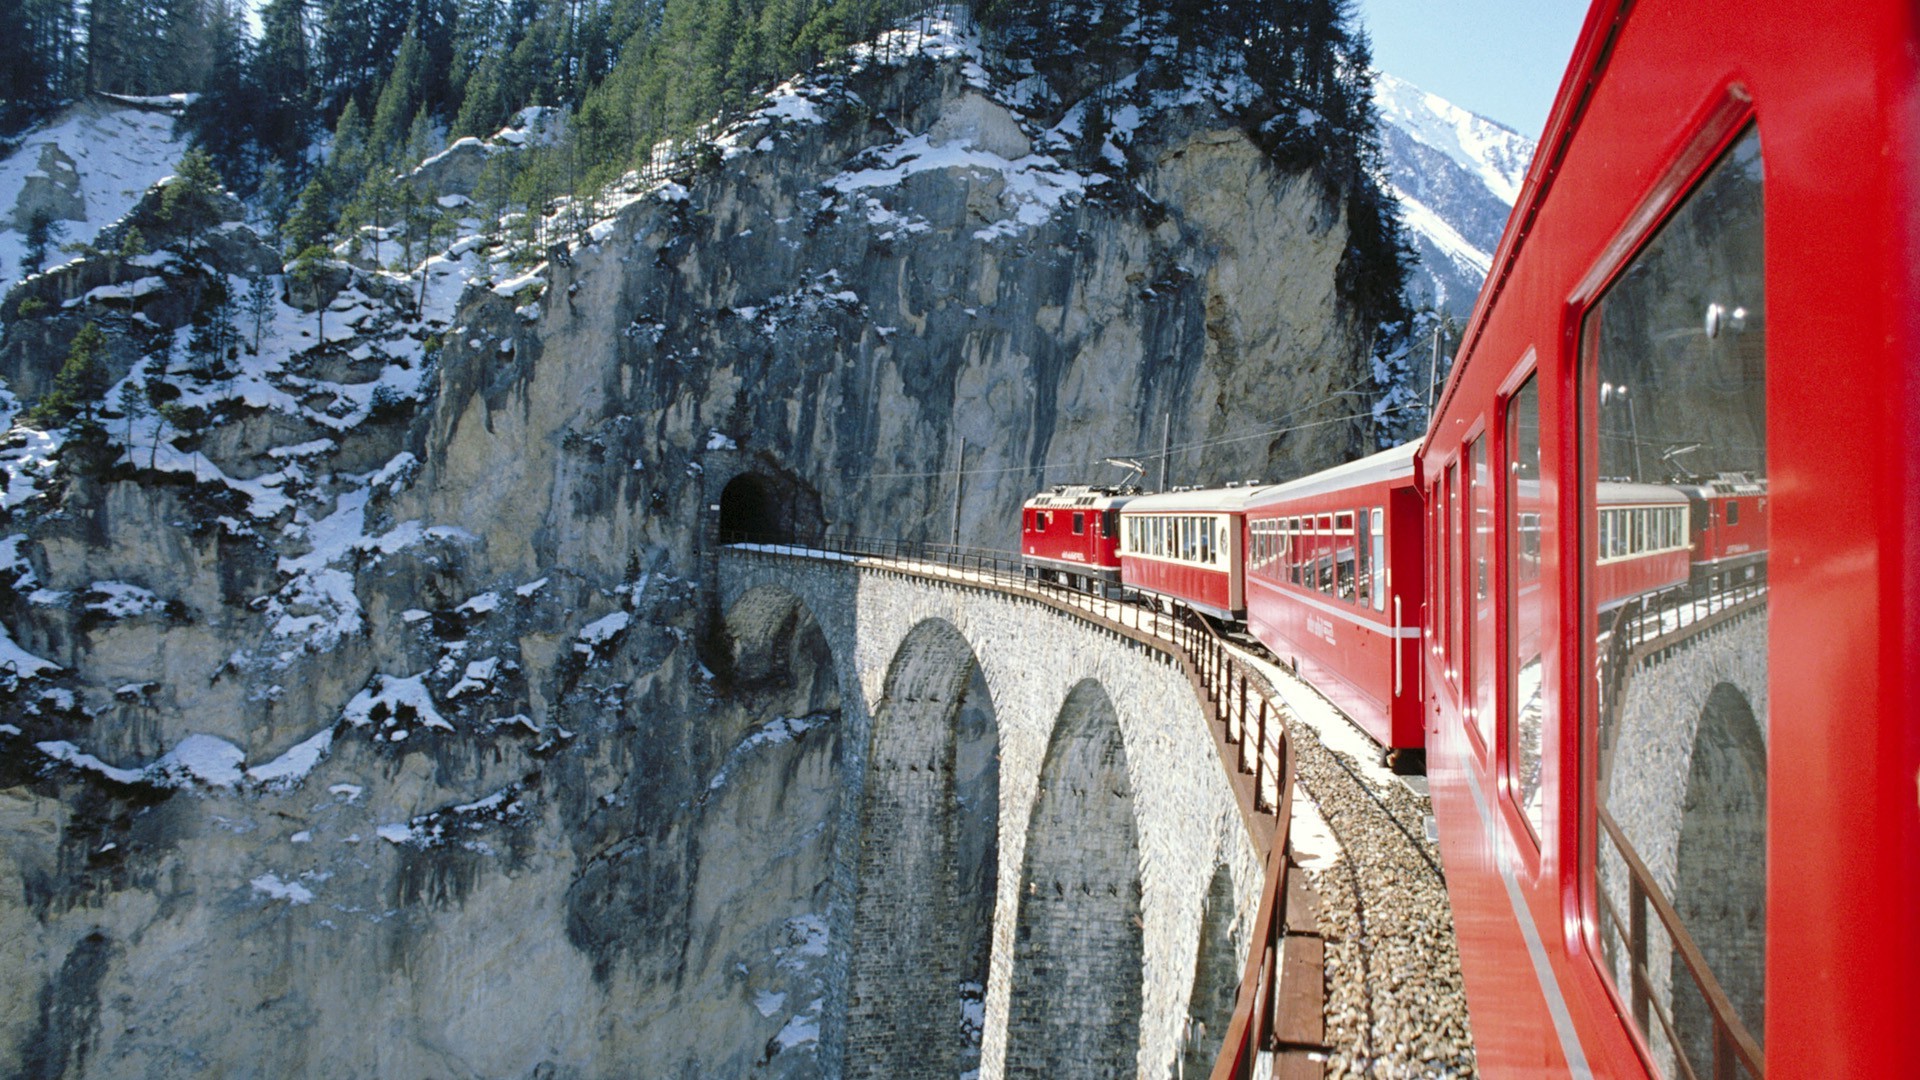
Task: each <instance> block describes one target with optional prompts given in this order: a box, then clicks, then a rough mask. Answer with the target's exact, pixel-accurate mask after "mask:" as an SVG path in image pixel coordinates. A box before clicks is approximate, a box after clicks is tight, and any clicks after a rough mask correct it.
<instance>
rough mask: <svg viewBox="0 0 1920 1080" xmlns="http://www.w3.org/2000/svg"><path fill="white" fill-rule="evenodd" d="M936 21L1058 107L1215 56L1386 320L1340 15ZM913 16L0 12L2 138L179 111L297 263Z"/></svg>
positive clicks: (43, 4) (876, 9) (1379, 250)
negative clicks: (521, 149) (493, 147)
mask: <svg viewBox="0 0 1920 1080" xmlns="http://www.w3.org/2000/svg"><path fill="white" fill-rule="evenodd" d="M941 10H942V11H943V12H945V13H946V14H948V15H950V16H952V17H955V18H957V19H959V20H960V21H963V22H966V23H970V24H973V25H975V26H976V27H977V28H978V30H979V32H980V34H981V37H982V39H983V41H984V42H985V43H986V44H987V45H988V46H989V48H990V49H992V50H993V51H995V52H996V53H998V54H999V55H1000V56H1002V57H1004V58H1005V59H1006V61H1007V62H1008V63H1010V64H1013V65H1015V66H1016V67H1017V68H1018V69H1019V70H1021V71H1030V72H1032V73H1035V74H1038V75H1041V76H1043V77H1045V78H1046V79H1047V80H1048V81H1049V83H1050V84H1051V85H1052V86H1053V87H1054V89H1055V91H1056V92H1057V93H1058V95H1059V98H1060V99H1062V100H1065V101H1069V102H1070V101H1074V100H1077V99H1079V98H1081V97H1084V96H1087V95H1089V94H1091V95H1096V96H1100V95H1108V96H1114V97H1118V96H1119V95H1118V92H1117V91H1114V90H1113V89H1112V88H1113V87H1115V86H1121V85H1125V86H1129V87H1130V88H1133V89H1144V88H1145V87H1144V86H1143V85H1142V84H1144V83H1147V82H1149V81H1156V82H1157V83H1158V84H1159V85H1162V86H1166V85H1178V84H1179V81H1180V80H1181V79H1182V78H1184V77H1185V76H1186V75H1187V74H1189V73H1191V72H1193V71H1197V70H1201V69H1205V70H1208V71H1214V72H1217V71H1218V70H1219V69H1220V67H1221V63H1222V57H1223V56H1224V57H1229V58H1230V64H1229V66H1231V67H1232V68H1233V69H1234V70H1235V71H1236V72H1237V73H1238V74H1239V75H1240V76H1242V77H1244V78H1245V79H1247V80H1249V81H1250V82H1251V83H1252V84H1253V85H1254V86H1255V87H1257V90H1258V95H1257V100H1256V101H1255V102H1254V103H1253V104H1252V106H1251V107H1250V108H1248V109H1247V110H1245V112H1244V115H1243V119H1244V121H1245V123H1246V124H1247V126H1248V129H1249V131H1250V132H1251V133H1253V134H1255V135H1256V137H1257V138H1258V139H1259V140H1260V141H1261V143H1262V145H1264V146H1266V147H1268V149H1269V151H1270V152H1271V153H1272V154H1273V155H1274V157H1275V158H1276V160H1278V161H1279V163H1280V164H1281V165H1283V166H1284V167H1287V168H1290V169H1296V170H1298V169H1311V170H1313V171H1315V172H1316V173H1318V174H1319V175H1320V176H1321V178H1322V179H1323V181H1325V189H1326V192H1327V195H1328V197H1329V200H1330V202H1338V203H1343V204H1344V209H1345V211H1346V215H1347V219H1348V221H1349V223H1350V225H1351V227H1352V247H1351V248H1350V251H1349V256H1350V257H1349V258H1348V259H1347V260H1346V263H1345V265H1344V267H1343V279H1344V280H1343V281H1342V283H1341V284H1342V286H1343V291H1344V292H1346V293H1347V295H1348V296H1349V297H1350V298H1351V299H1355V300H1358V301H1359V302H1360V304H1361V307H1362V308H1363V309H1371V311H1370V314H1372V315H1373V316H1375V317H1376V318H1377V319H1378V320H1379V321H1381V322H1391V321H1393V320H1394V319H1395V318H1396V317H1399V316H1400V315H1401V314H1402V312H1401V311H1400V309H1399V307H1398V299H1397V294H1398V289H1399V284H1400V281H1401V280H1402V277H1403V273H1404V271H1403V265H1404V263H1405V260H1406V255H1405V252H1404V250H1403V247H1402V245H1401V243H1400V240H1399V238H1398V233H1397V226H1396V224H1395V222H1394V217H1393V210H1392V206H1391V204H1390V202H1389V200H1388V199H1387V197H1386V196H1385V194H1384V192H1383V191H1382V189H1381V185H1380V183H1379V180H1378V176H1379V168H1380V166H1379V155H1380V150H1379V146H1378V141H1377V138H1378V137H1377V135H1376V134H1375V117H1374V113H1373V106H1372V100H1371V96H1370V91H1371V58H1370V55H1369V49H1368V44H1367V41H1366V38H1365V35H1364V34H1363V33H1362V32H1360V31H1359V30H1358V29H1357V28H1356V27H1355V25H1354V21H1353V17H1352V12H1351V4H1350V0H1094V2H1086V0H968V2H967V3H963V4H959V5H955V6H950V7H947V8H944V9H941ZM928 14H929V10H928V9H927V8H926V6H925V0H261V3H260V4H259V5H258V6H257V7H255V8H253V9H251V10H249V8H247V7H246V6H243V4H242V3H240V2H239V0H7V2H6V3H5V4H0V139H4V138H5V137H6V136H7V135H9V134H13V133H17V132H19V131H21V130H24V129H25V128H27V127H28V126H29V125H31V124H32V123H34V122H35V121H36V120H38V119H41V118H43V117H46V116H48V115H50V114H52V113H53V112H54V111H56V110H58V109H59V108H61V107H63V106H65V105H67V104H69V103H72V102H74V101H76V100H80V99H83V98H85V97H87V96H89V95H122V96H151V95H173V94H188V95H193V96H192V97H191V98H190V99H189V101H190V104H188V105H187V107H186V108H185V110H184V113H183V116H182V120H181V123H182V124H183V125H184V126H185V127H186V128H187V129H188V131H187V134H189V135H190V136H191V138H192V140H193V142H194V143H195V144H196V146H197V148H198V150H199V151H201V152H202V153H204V154H205V155H206V156H207V158H208V159H210V161H211V163H212V164H213V166H214V168H215V169H216V170H217V171H218V174H219V176H220V178H221V180H222V181H223V182H224V183H225V184H226V186H228V187H229V188H231V189H233V190H235V191H237V192H238V193H240V194H242V195H244V196H246V197H248V199H249V202H250V203H251V205H252V206H253V207H254V208H255V210H256V213H257V214H259V216H260V217H261V218H262V219H263V220H264V221H265V222H266V224H267V225H268V226H269V228H270V229H271V230H272V232H273V233H274V235H275V238H276V239H277V240H278V241H279V243H280V246H281V247H282V249H283V250H285V251H286V252H287V253H288V255H289V256H290V257H292V256H295V255H297V254H298V253H300V252H302V251H305V250H308V249H310V248H313V247H315V246H316V245H325V244H328V243H330V242H334V241H336V240H337V239H338V238H340V237H343V236H347V235H351V234H353V233H354V232H355V231H356V230H358V229H360V228H362V227H364V226H368V225H382V224H387V223H391V222H395V221H398V220H401V219H402V218H403V217H404V216H405V215H407V214H409V213H411V206H412V204H416V203H423V202H424V201H425V200H427V199H430V198H431V194H430V193H419V192H412V191H409V190H407V185H406V184H404V183H403V182H401V180H400V178H401V176H402V175H403V174H404V172H405V171H406V169H408V168H410V167H411V165H412V164H414V163H417V162H419V161H420V160H422V159H423V158H424V157H426V156H428V155H430V154H432V153H434V152H436V151H437V150H439V149H441V148H443V147H445V146H446V145H448V144H449V143H450V142H452V141H453V140H456V139H459V138H462V137H465V136H480V137H485V136H488V135H491V134H493V133H494V132H496V131H498V130H500V129H501V128H502V127H503V126H504V125H508V124H510V123H513V122H515V120H516V118H519V117H522V116H523V110H525V109H527V108H529V107H532V106H539V107H542V109H543V111H542V112H541V113H540V114H538V115H540V116H541V117H542V118H543V120H542V123H551V124H552V126H553V128H554V130H556V131H560V132H563V133H564V135H563V136H562V137H559V138H555V139H552V140H550V141H549V142H548V144H547V145H544V146H542V147H539V148H538V149H539V152H538V153H535V154H529V155H516V156H515V157H516V158H519V159H520V160H519V161H518V163H517V164H514V165H513V175H511V176H504V175H503V176H498V177H492V178H489V183H488V185H487V187H488V188H489V189H490V190H491V191H493V192H494V198H493V199H492V200H491V201H492V202H494V203H495V204H496V206H497V207H499V208H504V207H506V206H507V205H510V204H518V205H520V206H525V207H533V206H539V205H542V204H544V203H546V202H548V201H549V200H556V199H559V198H561V197H562V196H567V195H580V196H582V197H583V198H586V199H588V201H589V205H590V199H591V194H592V192H594V191H596V190H600V189H602V188H604V187H605V186H606V185H607V184H608V183H610V182H613V181H615V180H617V179H618V178H620V177H622V176H623V175H626V174H628V173H630V172H631V171H633V170H639V171H640V174H641V179H643V180H645V179H649V178H650V177H649V170H654V171H656V172H657V171H658V170H659V169H660V167H661V164H662V162H663V160H668V161H673V162H675V163H677V164H679V165H681V166H684V165H685V164H686V162H687V160H688V159H689V158H697V157H698V155H699V153H700V146H701V138H700V136H702V135H703V134H705V133H709V132H713V131H717V130H718V128H719V126H720V125H721V124H723V123H724V122H726V121H727V120H728V119H730V118H732V117H734V116H737V115H739V114H740V113H741V112H742V111H743V110H744V109H746V108H748V107H749V103H750V102H752V101H754V100H755V98H756V95H757V94H759V93H761V92H764V91H766V90H767V89H769V88H770V87H771V86H773V85H774V84H776V83H777V82H779V81H780V80H782V79H784V78H786V77H788V76H790V75H792V74H795V73H798V72H802V71H806V70H808V69H811V68H813V67H815V66H816V65H820V64H822V63H827V64H832V63H835V62H840V61H843V60H844V58H845V57H846V55H847V51H848V49H849V47H850V46H852V45H855V44H856V43H860V42H867V41H872V40H874V39H875V38H876V36H878V35H879V34H880V33H881V32H882V31H884V30H885V29H887V28H889V27H898V26H903V25H904V26H908V27H910V26H911V25H912V24H913V22H914V20H916V19H919V20H922V21H923V22H924V20H925V19H926V18H927V16H928ZM1129 76H1134V78H1132V79H1131V80H1130V81H1128V77H1129ZM1116 107H1117V102H1116ZM1099 120H1100V118H1099V117H1098V116H1096V117H1095V118H1094V122H1095V123H1098V122H1099ZM1088 142H1089V143H1097V140H1088ZM663 149H664V151H665V153H664V154H663ZM529 216H535V215H529ZM403 231H404V232H409V233H410V232H412V231H413V230H411V229H404V230H403Z"/></svg>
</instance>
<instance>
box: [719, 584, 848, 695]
mask: <svg viewBox="0 0 1920 1080" xmlns="http://www.w3.org/2000/svg"><path fill="white" fill-rule="evenodd" d="M726 629H727V641H726V647H727V653H726V656H725V660H726V664H727V676H728V682H729V684H730V686H731V689H732V691H733V694H734V696H736V697H738V698H740V699H742V700H743V702H745V703H746V704H748V705H749V707H750V708H753V709H754V711H757V712H765V711H767V710H768V709H787V710H797V711H792V712H789V714H788V715H795V716H797V715H802V714H806V713H819V712H834V713H837V712H839V710H840V705H841V698H840V683H839V674H838V667H837V665H836V664H835V661H834V655H833V647H832V646H831V644H829V643H828V641H827V636H826V633H825V632H824V631H823V630H822V629H821V627H820V623H819V621H818V620H817V619H815V618H814V615H813V612H812V611H811V610H810V609H809V608H808V607H807V604H806V601H804V600H802V599H801V598H800V597H799V596H797V595H795V594H794V593H793V592H791V591H789V590H788V589H786V588H784V587H782V586H779V585H756V586H754V587H753V588H751V589H748V590H747V591H746V592H744V593H742V594H741V595H740V597H739V598H738V599H736V600H735V601H734V602H733V605H732V606H731V607H730V608H728V609H727V615H726Z"/></svg>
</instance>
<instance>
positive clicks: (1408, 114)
mask: <svg viewBox="0 0 1920 1080" xmlns="http://www.w3.org/2000/svg"><path fill="white" fill-rule="evenodd" d="M1373 100H1374V104H1375V106H1376V107H1377V108H1378V109H1379V110H1380V119H1381V120H1382V121H1383V122H1385V123H1388V124H1392V125H1393V126H1395V127H1397V128H1399V129H1401V130H1402V131H1405V132H1406V133H1407V134H1408V135H1411V136H1412V137H1413V138H1414V139H1415V140H1416V141H1418V142H1421V143H1424V144H1425V145H1427V146H1430V147H1432V148H1433V149H1435V150H1438V151H1440V152H1441V153H1443V154H1445V155H1447V157H1449V158H1451V159H1452V160H1453V161H1454V163H1455V164H1457V165H1459V166H1460V167H1461V168H1462V169H1465V170H1466V171H1468V172H1469V173H1472V174H1473V175H1474V176H1476V177H1478V178H1479V179H1480V181H1481V182H1482V183H1484V184H1485V185H1486V186H1487V190H1489V191H1491V192H1493V193H1494V194H1495V195H1497V196H1499V197H1500V201H1502V202H1504V203H1506V204H1507V205H1508V206H1512V205H1513V204H1514V202H1515V201H1517V200H1518V199H1519V198H1520V182H1521V180H1523V179H1524V178H1525V177H1526V173H1527V163H1528V162H1530V161H1532V160H1533V148H1534V140H1532V139H1529V138H1527V137H1526V136H1525V135H1522V134H1520V133H1519V132H1517V131H1515V130H1513V129H1512V128H1510V127H1507V126H1506V125H1505V124H1501V123H1499V122H1497V121H1494V120H1489V119H1487V118H1486V117H1484V116H1481V115H1479V114H1478V113H1474V112H1469V111H1468V110H1466V109H1463V108H1461V107H1460V106H1458V105H1455V104H1454V103H1452V102H1450V101H1448V100H1447V99H1445V98H1443V97H1441V96H1439V95H1438V94H1431V93H1428V92H1427V91H1425V90H1422V89H1420V88H1419V87H1417V86H1415V85H1413V84H1412V83H1410V82H1408V81H1406V80H1405V79H1401V78H1398V77H1396V76H1393V75H1389V74H1387V73H1386V72H1384V71H1383V72H1379V73H1378V74H1376V75H1375V76H1374V84H1373Z"/></svg>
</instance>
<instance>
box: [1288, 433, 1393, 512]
mask: <svg viewBox="0 0 1920 1080" xmlns="http://www.w3.org/2000/svg"><path fill="white" fill-rule="evenodd" d="M1419 449H1420V444H1419V443H1418V442H1410V443H1403V444H1401V445H1399V446H1396V447H1394V448H1393V449H1391V450H1382V451H1380V452H1379V453H1377V454H1368V455H1367V456H1366V457H1363V458H1357V459H1355V460H1353V461H1349V462H1347V463H1345V464H1344V465H1335V466H1334V467H1333V468H1331V469H1322V470H1320V471H1319V472H1317V473H1310V474H1308V475H1306V476H1303V477H1301V478H1300V479H1298V480H1289V481H1287V482H1286V483H1284V484H1275V485H1274V486H1272V487H1269V488H1264V489H1262V491H1261V495H1260V498H1259V499H1258V500H1257V501H1255V503H1254V504H1253V505H1255V506H1271V505H1273V504H1274V503H1280V502H1287V501H1289V500H1292V499H1303V498H1306V497H1308V496H1310V495H1324V494H1326V493H1327V492H1330V491H1343V490H1345V489H1347V488H1354V487H1360V486H1362V485H1364V484H1377V483H1379V482H1381V481H1383V480H1397V479H1400V478H1401V477H1411V476H1412V475H1413V455H1414V454H1415V452H1417V451H1418V450H1419Z"/></svg>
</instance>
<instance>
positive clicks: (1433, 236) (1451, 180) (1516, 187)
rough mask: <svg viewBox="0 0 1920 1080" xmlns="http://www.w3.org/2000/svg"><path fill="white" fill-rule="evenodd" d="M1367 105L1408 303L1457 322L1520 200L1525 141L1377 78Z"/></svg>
mask: <svg viewBox="0 0 1920 1080" xmlns="http://www.w3.org/2000/svg"><path fill="white" fill-rule="evenodd" d="M1373 100H1374V105H1375V107H1376V108H1377V109H1378V110H1379V113H1380V134H1381V140H1380V141H1381V148H1382V149H1383V150H1384V151H1385V156H1386V161H1387V174H1388V177H1389V179H1390V181H1391V183H1392V187H1393V194H1394V197H1395V198H1396V199H1397V200H1399V203H1400V206H1401V212H1402V213H1401V220H1402V222H1404V223H1405V225H1406V227H1407V232H1408V238H1409V239H1410V240H1411V241H1412V243H1413V246H1414V250H1415V252H1416V254H1417V255H1418V259H1419V261H1418V265H1417V267H1416V269H1415V271H1414V273H1413V276H1412V278H1411V280H1410V281H1409V285H1408V294H1409V298H1410V299H1411V300H1412V301H1413V302H1414V303H1416V304H1418V303H1429V304H1432V305H1433V306H1434V307H1436V308H1439V309H1441V310H1444V311H1447V312H1449V313H1450V314H1452V315H1453V317H1454V319H1455V320H1456V321H1460V322H1463V321H1465V319H1466V317H1467V315H1468V314H1469V313H1471V312H1472V310H1473V301H1474V298H1475V297H1477V296H1478V295H1479V293H1480V284H1481V282H1482V281H1484V280H1485V279H1486V276H1487V268H1488V265H1489V264H1490V263H1491V261H1492V259H1493V250H1494V248H1495V247H1497V246H1499V243H1500V233H1501V230H1502V229H1504V228H1505V227H1506V224H1507V214H1508V213H1509V212H1511V211H1512V209H1513V204H1514V200H1515V199H1517V198H1519V196H1520V183H1521V181H1522V180H1523V179H1525V177H1526V172H1527V164H1528V163H1529V162H1531V161H1532V160H1533V150H1534V143H1533V140H1532V139H1529V138H1527V137H1526V136H1524V135H1522V134H1520V133H1519V132H1517V131H1514V130H1513V129H1511V128H1508V127H1506V126H1504V125H1502V124H1500V123H1498V122H1496V121H1493V120H1489V119H1487V118H1486V117H1484V116H1480V115H1478V114H1475V113H1471V112H1468V111H1467V110H1465V109H1462V108H1460V107H1459V106H1457V105H1454V104H1453V103H1451V102H1449V101H1447V100H1445V99H1444V98H1441V97H1439V96H1438V95H1435V94H1430V93H1427V92H1426V91H1424V90H1422V89H1420V88H1419V87H1417V86H1415V85H1413V84H1412V83H1410V82H1407V81H1406V80H1404V79H1399V78H1395V77H1394V76H1392V75H1389V74H1386V73H1385V72H1381V73H1379V74H1378V75H1376V77H1375V79H1374V98H1373Z"/></svg>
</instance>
